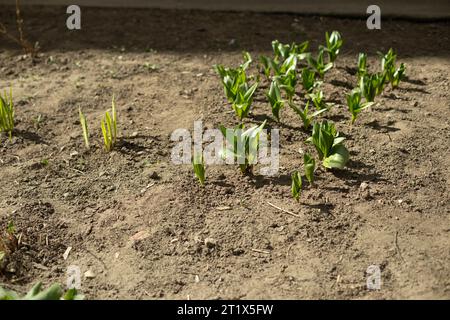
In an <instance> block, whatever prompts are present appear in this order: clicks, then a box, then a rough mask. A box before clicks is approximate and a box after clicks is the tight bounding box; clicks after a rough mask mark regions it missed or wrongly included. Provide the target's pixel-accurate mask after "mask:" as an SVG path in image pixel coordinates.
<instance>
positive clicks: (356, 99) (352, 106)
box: [347, 88, 373, 124]
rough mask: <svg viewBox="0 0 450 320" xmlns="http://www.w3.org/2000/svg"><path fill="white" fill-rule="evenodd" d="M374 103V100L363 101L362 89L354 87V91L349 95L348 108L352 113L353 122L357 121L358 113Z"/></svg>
mask: <svg viewBox="0 0 450 320" xmlns="http://www.w3.org/2000/svg"><path fill="white" fill-rule="evenodd" d="M372 104H373V102H364V103H361V91H360V90H359V89H358V88H356V89H353V90H352V92H351V93H350V94H348V95H347V105H348V110H349V111H350V113H351V114H352V124H353V123H354V122H355V120H356V118H357V116H358V114H359V113H360V112H361V111H362V110H364V109H366V108H368V107H370V106H371V105H372Z"/></svg>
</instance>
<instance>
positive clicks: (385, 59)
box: [381, 48, 406, 89]
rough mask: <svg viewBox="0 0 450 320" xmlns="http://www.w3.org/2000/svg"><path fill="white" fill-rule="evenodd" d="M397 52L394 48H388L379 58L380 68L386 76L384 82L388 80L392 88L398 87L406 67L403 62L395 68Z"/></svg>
mask: <svg viewBox="0 0 450 320" xmlns="http://www.w3.org/2000/svg"><path fill="white" fill-rule="evenodd" d="M396 60H397V54H396V53H395V51H394V49H392V48H390V49H389V50H388V52H387V53H386V54H385V55H382V58H381V69H382V71H383V74H384V75H385V76H386V82H390V83H391V85H392V88H393V89H395V88H396V87H398V85H399V83H400V80H402V79H403V77H404V75H405V71H406V67H405V65H404V64H403V63H401V64H400V67H398V68H396V66H395V64H396Z"/></svg>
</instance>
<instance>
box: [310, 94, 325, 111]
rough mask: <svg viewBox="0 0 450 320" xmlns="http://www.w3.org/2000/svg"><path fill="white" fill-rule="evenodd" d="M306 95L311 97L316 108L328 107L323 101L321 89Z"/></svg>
mask: <svg viewBox="0 0 450 320" xmlns="http://www.w3.org/2000/svg"><path fill="white" fill-rule="evenodd" d="M308 97H309V98H310V99H311V101H312V103H313V105H314V107H316V109H317V110H324V109H328V105H327V103H326V102H325V98H324V95H323V91H322V90H318V91H317V92H315V93H310V94H309V95H308Z"/></svg>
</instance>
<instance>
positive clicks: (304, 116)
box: [289, 101, 327, 130]
mask: <svg viewBox="0 0 450 320" xmlns="http://www.w3.org/2000/svg"><path fill="white" fill-rule="evenodd" d="M289 106H290V107H291V108H292V110H294V112H295V113H296V114H297V115H298V116H299V117H300V119H301V120H302V122H303V128H304V129H305V130H308V129H309V127H310V126H311V122H312V120H313V119H314V118H315V117H317V116H318V115H319V114H321V113H322V112H325V111H327V109H321V110H318V111H316V112H314V113H312V114H311V115H310V114H309V101H308V102H306V106H305V108H304V109H303V110H301V109H300V108H299V107H297V106H296V105H295V104H294V103H293V102H289Z"/></svg>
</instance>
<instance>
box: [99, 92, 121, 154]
mask: <svg viewBox="0 0 450 320" xmlns="http://www.w3.org/2000/svg"><path fill="white" fill-rule="evenodd" d="M111 114H112V116H111V115H110V114H109V112H108V111H106V113H105V116H104V117H103V119H102V120H101V126H102V133H103V142H104V145H105V149H106V150H107V151H112V149H113V148H114V146H115V145H116V142H117V118H116V101H115V99H114V96H113V98H112V110H111Z"/></svg>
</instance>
